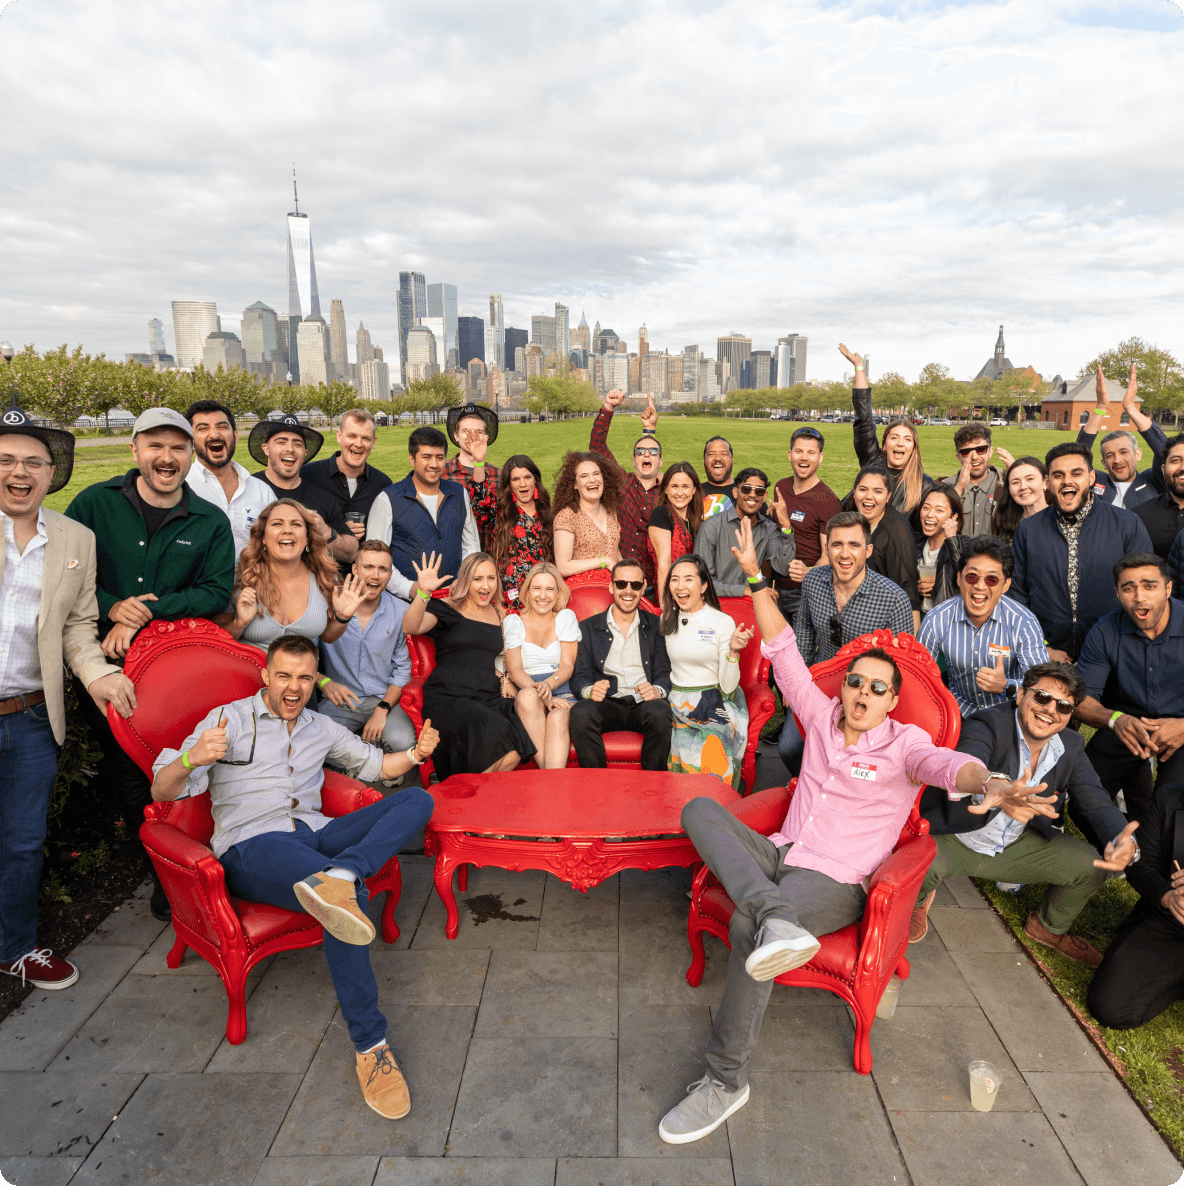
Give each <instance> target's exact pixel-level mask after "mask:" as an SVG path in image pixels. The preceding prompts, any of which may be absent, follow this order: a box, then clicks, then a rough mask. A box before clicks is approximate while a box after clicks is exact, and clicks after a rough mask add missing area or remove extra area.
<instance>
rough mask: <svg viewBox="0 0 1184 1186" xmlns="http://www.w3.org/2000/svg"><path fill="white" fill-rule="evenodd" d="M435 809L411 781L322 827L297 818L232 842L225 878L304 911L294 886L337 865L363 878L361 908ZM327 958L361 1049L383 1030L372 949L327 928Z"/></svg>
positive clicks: (256, 896) (251, 893)
mask: <svg viewBox="0 0 1184 1186" xmlns="http://www.w3.org/2000/svg"><path fill="white" fill-rule="evenodd" d="M431 815H432V797H431V795H429V794H428V793H427V791H424V790H421V789H420V788H419V787H410V788H409V789H407V790H405V791H398V792H396V793H395V794H393V795H388V796H387V797H386V798H385V799H383V800H382V802H381V803H371V804H370V806H369V807H363V808H362V809H361V810H360V811H353V812H350V814H349V815H343V816H339V817H338V818H337V819H332V820H330V821H329V822H328V823H327V824H326V825H325V826H324V827H323V828H322V829H321V830H320V831H319V832H314V831H313V830H312V829H311V828H310V827H309V826H308V825H307V824H305V823H303V822H302V821H300V820H297V821H296V825H295V831H293V832H264V833H263V834H262V835H261V836H252V837H251V838H250V839H249V840H242V841H240V842H239V843H238V844H235V845H233V846H232V847H230V848H228V849H227V850H226V852H225V853H223V855H222V867H223V869H225V870H226V886H227V888H228V889H229V890H230V892H231V894H233V895H234V897H236V898H246V899H247V901H250V902H270V903H271V904H272V905H273V906H283V907H284V908H285V909H288V910H296V911H300V912H301V913H303V907H302V906H301V905H300V903H299V902H298V901H297V900H296V895H295V894H294V893H293V892H292V886H294V885H295V884H296V882H298V881H303V880H304V878H306V877H309V876H311V875H312V874H313V873H322V872H324V870H326V869H329V868H331V867H333V866H340V867H341V868H343V869H348V870H350V872H351V873H356V874H357V875H358V877H359V878H362V879H363V880H362V881H361V882H359V884H358V887H357V892H358V906H359V908H360V909H361V910H363V911H364V910H365V909H366V903H367V901H368V898H369V895H368V894H367V892H366V886H365V880H364V879H365V878H367V877H373V876H374V874H375V873H377V872H378V870H379V869H381V868H382V866H383V865H385V864H386V862H387V861H388V860H390V858H391V857H392V856H394V855H395V853H397V852H398V851H399V850H400V849H401V848H403V847H404V846H405V845H406V844H407V842H408V841H409V840H410V839H411V838H412V837H413V836H415V834H416V833H417V832H418V831H419V830H420V828H422V827H423V826H424V824H426V823H427V822H428V820H429V819H430V818H431ZM326 858H329V859H328V860H326ZM325 960H326V962H327V963H328V965H329V974H330V975H331V976H332V977H333V988H334V989H335V991H336V993H337V1000H338V1001H339V1002H340V1004H341V1013H342V1016H343V1017H344V1018H345V1020H346V1023H347V1024H348V1025H349V1036H350V1037H351V1038H352V1039H353V1043H354V1046H355V1047H356V1048H357V1049H358V1050H359V1051H362V1050H369V1049H370V1047H371V1046H376V1045H377V1044H378V1043H379V1042H381V1041H382V1040H383V1039H384V1038H385V1037H386V1018H385V1017H383V1015H382V1014H381V1013H380V1012H379V1011H378V985H377V984H376V983H375V980H374V972H373V970H372V969H371V967H370V949H369V948H368V947H360V946H358V945H356V944H353V943H342V942H341V940H340V939H335V938H334V937H333V936H332V935H330V934H329V932H328V931H326V932H325Z"/></svg>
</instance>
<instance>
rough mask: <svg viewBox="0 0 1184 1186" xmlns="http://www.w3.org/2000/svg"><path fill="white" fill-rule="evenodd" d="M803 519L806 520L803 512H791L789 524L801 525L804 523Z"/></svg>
mask: <svg viewBox="0 0 1184 1186" xmlns="http://www.w3.org/2000/svg"><path fill="white" fill-rule="evenodd" d="M805 518H806V512H805V511H791V512H790V515H789V521H790V522H791V523H802V522H804V521H805Z"/></svg>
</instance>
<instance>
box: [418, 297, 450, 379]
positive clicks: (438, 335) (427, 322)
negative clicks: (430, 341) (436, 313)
mask: <svg viewBox="0 0 1184 1186" xmlns="http://www.w3.org/2000/svg"><path fill="white" fill-rule="evenodd" d="M429 307H430V305H429ZM419 324H420V325H422V326H424V327H426V328H427V329H430V330H431V331H432V334H433V336H434V337H435V339H436V365H437V366H438V367H439V368H440V370H444V368H445V367H446V366H447V364H448V347H447V346H446V344H445V330H444V318H443V317H433V316H432V315H431V314H428V316H427V317H421V318H420V319H419Z"/></svg>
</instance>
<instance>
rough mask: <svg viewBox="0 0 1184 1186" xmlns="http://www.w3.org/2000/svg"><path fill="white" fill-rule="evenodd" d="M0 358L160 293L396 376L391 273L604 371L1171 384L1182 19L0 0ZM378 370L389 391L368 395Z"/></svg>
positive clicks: (1180, 289) (114, 317)
mask: <svg viewBox="0 0 1184 1186" xmlns="http://www.w3.org/2000/svg"><path fill="white" fill-rule="evenodd" d="M0 6H2V7H0V144H2V145H3V150H2V153H0V339H7V340H8V341H11V342H12V343H13V344H14V345H15V346H16V347H17V348H18V349H19V348H20V347H22V346H24V345H25V344H27V343H32V344H34V345H35V346H36V347H37V348H38V349H42V350H43V349H49V348H54V347H56V346H58V345H60V344H61V343H63V342H65V343H68V344H69V345H70V346H71V347H73V346H75V345H78V344H81V345H82V346H83V347H84V349H85V350H87V351H88V352H91V353H97V352H99V351H104V352H105V353H106V354H107V355H108V356H109V357H117V358H119V357H122V355H123V354H124V352H126V351H142V350H146V349H147V348H148V346H147V329H146V322H147V319H148V318H149V317H159V318H161V319H162V321H164V323H165V337H166V341H167V342H168V344H169V347H170V349H172V346H173V334H172V322H171V311H170V310H171V306H170V302H171V301H172V300H175V299H197V300H214V301H216V302H217V304H218V310H219V313H220V314H221V315H222V318H223V328H224V329H231V330H237V328H238V323H239V320H240V319H241V315H242V310H243V309H244V308H245V307H246V306H247V305H249V304H251V303H252V302H254V301H256V300H263V301H265V302H266V303H267V304H269V305H271V306H272V307H273V308H275V309H277V310H279V311H281V312H282V311H284V310H285V309H286V307H287V279H286V239H285V223H284V216H285V214H286V213H287V212H288V211H289V210H290V209H291V208H292V187H291V181H292V167H293V164H295V167H296V169H297V174H298V178H299V185H300V208H301V210H302V211H305V212H307V213H308V214H309V215H310V218H311V223H312V234H313V245H314V250H315V253H316V262H317V274H318V282H319V289H320V294H321V300H322V311H323V314H324V316H325V317H326V319H327V317H328V312H329V301H330V299H331V298H334V297H339V298H341V299H342V300H343V301H344V304H345V313H346V318H347V322H348V324H349V328H350V336H351V358H352V356H353V355H352V337H353V331H354V330H355V329H356V328H357V325H358V323H359V321H361V322H364V323H365V325H366V327H367V328H368V329H369V330H370V331H371V334H372V336H373V339H374V341H375V343H376V344H378V345H381V346H383V347H384V350H385V353H386V357H387V359H388V361H389V360H390V359H392V358H397V355H398V348H397V343H398V332H397V325H398V314H397V295H398V273H399V271H400V270H408V269H414V270H416V271H420V272H423V273H425V275H426V277H427V280H428V282H429V283H432V282H435V281H446V282H448V283H452V284H455V285H456V286H457V288H458V290H459V297H460V300H459V305H460V313H461V314H462V315H466V314H467V315H475V316H481V317H488V298H489V294H490V293H491V292H500V293H501V294H502V296H503V300H504V305H505V314H506V324H507V325H516V326H521V327H525V328H527V329H529V326H530V316H531V314H537V313H551V312H553V308H554V303H555V301H556V300H560V301H562V302H563V303H564V304H566V305H567V306H568V307H569V309H570V310H571V320H572V324H573V325H575V324H576V323H577V322H578V321H579V318H580V314H581V313H582V312H583V313H585V314H586V315H587V319H588V323H589V324H590V325H592V324H594V323H595V322H597V321H599V322H600V323H601V324H602V325H604V326H610V327H612V328H613V329H615V330H616V331H617V333H618V334H620V335H621V336H622V337H624V338H625V339H626V340H627V342H628V343H629V347H630V349H634V350H635V349H636V346H637V335H638V326H640V325H641V324H643V323H644V324H645V325H646V326H647V329H648V332H649V340H650V345H651V349H659V350H661V349H670V350H671V351H677V350H681V349H682V348H683V347H684V346H685V345H688V344H692V343H694V344H697V345H699V347H700V349H701V350H702V351H703V353H704V354H705V355H711V354H714V352H715V339H716V337H717V336H718V335H721V334H727V333H731V332H735V331H739V332H741V333H744V334H746V335H748V336H750V337H751V338H752V339H753V348H754V349H774V348H775V344H776V340H777V338H778V337H779V336H782V335H784V334H786V333H799V334H805V335H807V336H808V338H809V363H808V367H809V369H808V376H809V377H810V378H814V379H828V378H838V377H839V376H840V375H841V374H842V373H843V371H844V369H845V365H846V364H845V363H844V360H843V359H842V357H841V356H840V355H839V353H838V350H837V344H838V343H839V342H840V341H843V342H845V343H847V344H848V345H849V346H851V347H852V348H854V349H858V350H860V351H862V352H864V353H866V354H868V355H869V356H870V359H871V373H872V377H873V379H874V377H875V375H876V373H877V372H880V373H882V372H884V371H886V370H894V371H899V372H901V373H902V374H904V375H905V377H906V378H908V379H910V380H911V379H915V378H916V375H917V372H918V371H919V370H920V368H921V367H922V366H923V365H924V364H926V363H928V362H931V361H936V362H941V363H944V364H945V365H946V366H948V367H949V368H950V371H951V372H952V373H953V374H954V375H955V376H956V377H959V378H971V377H973V376H974V374H975V373H976V372H977V371H978V369H979V368H980V367H981V366H982V364H983V363H984V362H985V361H986V359H987V358H988V357H989V356H990V354H991V351H992V349H993V346H994V342H995V337H996V334H997V332H998V327H999V325H1000V324H1003V325H1005V326H1006V331H1005V332H1006V343H1007V351H1008V356H1009V358H1010V360H1011V361H1012V363H1013V364H1015V365H1017V366H1025V365H1028V364H1031V365H1033V366H1035V367H1036V369H1037V370H1038V371H1040V372H1041V373H1042V374H1044V375H1045V376H1046V377H1051V376H1052V375H1053V374H1054V373H1061V374H1063V375H1066V376H1069V375H1075V374H1076V373H1077V370H1078V369H1079V367H1080V366H1081V365H1082V364H1083V363H1085V362H1086V361H1087V360H1088V359H1089V358H1090V357H1092V356H1093V355H1094V354H1096V353H1097V352H1098V351H1100V350H1102V349H1104V348H1106V347H1108V346H1111V345H1114V344H1116V343H1117V342H1118V341H1120V340H1122V339H1124V338H1127V337H1129V336H1131V335H1136V334H1137V335H1139V336H1141V337H1144V338H1146V339H1147V340H1149V341H1154V342H1156V343H1158V344H1159V345H1161V346H1163V347H1166V348H1167V349H1169V350H1172V351H1173V352H1174V353H1175V354H1176V355H1177V356H1178V357H1179V356H1184V283H1182V278H1184V184H1182V182H1184V153H1181V151H1180V149H1181V136H1180V118H1181V117H1180V113H1181V112H1182V111H1184V12H1182V11H1181V8H1180V6H1179V5H1178V4H1176V3H1172V2H1169V0H1129V2H1125V0H1110V2H1089V0H1087V2H1086V3H1070V2H1067V0H1011V2H990V0H983V2H980V3H947V4H939V3H929V2H927V0H904V2H903V3H884V2H864V0H847V2H839V0H813V2H805V0H801V2H797V0H775V2H768V0H718V2H716V0H683V2H677V0H666V2H663V0H631V2H630V3H611V2H610V3H599V4H598V3H584V4H579V5H574V4H573V5H538V4H537V3H519V2H517V0H502V2H500V3H498V4H488V3H476V2H474V0H452V2H450V3H449V4H447V5H434V6H432V5H429V6H412V5H408V4H398V5H394V4H385V3H381V2H377V0H374V2H366V0H334V3H332V4H325V3H322V2H318V3H315V4H314V3H306V2H305V0H284V2H283V3H269V2H267V0H251V2H250V3H249V4H242V3H238V4H229V3H222V2H220V0H203V2H202V3H201V4H193V3H192V2H191V0H188V2H186V3H184V4H181V3H173V2H170V0H165V2H161V0H152V2H148V0H85V2H77V3H71V2H67V0H7V3H5V0H0ZM394 369H395V368H392V371H394Z"/></svg>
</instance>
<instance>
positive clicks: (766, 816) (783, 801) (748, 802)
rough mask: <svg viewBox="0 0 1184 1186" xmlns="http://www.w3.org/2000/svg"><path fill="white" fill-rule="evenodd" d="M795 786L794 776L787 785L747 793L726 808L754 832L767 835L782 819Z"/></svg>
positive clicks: (779, 824)
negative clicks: (743, 797)
mask: <svg viewBox="0 0 1184 1186" xmlns="http://www.w3.org/2000/svg"><path fill="white" fill-rule="evenodd" d="M796 787H797V779H796V778H795V779H794V780H793V782H792V783H790V785H789V786H787V787H769V788H768V789H767V790H764V791H758V792H757V793H756V794H755V795H749V796H748V798H747V799H741V800H740V802H739V803H733V804H732V806H731V807H730V808H729V809H728V810H729V811H731V813H732V814H733V815H734V816H735V817H736V818H737V819H738V820H740V821H741V822H742V823H745V824H747V825H748V826H749V827H750V828H751V829H752V830H753V831H754V832H759V833H760V834H761V835H762V836H768V835H770V834H771V833H772V832H776V831H777V829H778V828H779V827H780V826H781V824H782V822H783V821H784V819H785V813H786V812H787V811H788V810H789V803H790V800H791V799H792V798H793V793H794V790H795V788H796Z"/></svg>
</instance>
